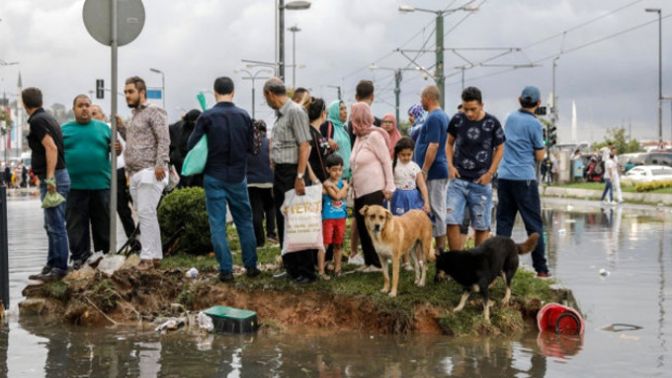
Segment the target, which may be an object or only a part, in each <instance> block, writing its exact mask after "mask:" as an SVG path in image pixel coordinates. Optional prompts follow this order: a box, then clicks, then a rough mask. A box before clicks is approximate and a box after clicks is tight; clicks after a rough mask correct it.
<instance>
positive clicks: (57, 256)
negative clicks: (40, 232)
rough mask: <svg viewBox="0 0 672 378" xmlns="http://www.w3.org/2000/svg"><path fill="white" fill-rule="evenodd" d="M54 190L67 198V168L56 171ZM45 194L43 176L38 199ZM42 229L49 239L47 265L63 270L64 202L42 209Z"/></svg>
mask: <svg viewBox="0 0 672 378" xmlns="http://www.w3.org/2000/svg"><path fill="white" fill-rule="evenodd" d="M55 176H56V191H57V192H58V193H60V194H61V195H62V196H63V198H68V193H69V192H70V175H68V170H67V169H60V170H58V171H56V173H55ZM46 195H47V184H45V182H44V177H42V178H41V179H40V201H43V200H44V197H45V196H46ZM44 229H45V230H46V231H47V238H48V239H49V253H48V255H47V266H49V267H51V268H58V269H61V270H63V272H65V271H67V270H68V234H67V232H66V230H65V202H64V203H62V204H60V205H59V206H56V207H51V208H48V209H44Z"/></svg>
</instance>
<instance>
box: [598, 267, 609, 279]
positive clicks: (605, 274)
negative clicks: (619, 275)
mask: <svg viewBox="0 0 672 378" xmlns="http://www.w3.org/2000/svg"><path fill="white" fill-rule="evenodd" d="M610 274H611V272H610V271H608V270H606V269H604V268H602V269H600V276H602V277H609V275H610Z"/></svg>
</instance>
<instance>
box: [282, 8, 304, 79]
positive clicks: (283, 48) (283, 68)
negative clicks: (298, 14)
mask: <svg viewBox="0 0 672 378" xmlns="http://www.w3.org/2000/svg"><path fill="white" fill-rule="evenodd" d="M310 5H311V3H310V1H308V0H289V1H288V2H287V4H285V0H276V4H275V12H276V23H277V24H276V26H277V28H276V30H275V32H276V46H275V50H276V53H277V56H276V61H277V64H278V66H277V67H278V68H277V69H278V70H277V76H278V77H279V78H280V80H282V81H285V9H287V10H305V9H308V8H310Z"/></svg>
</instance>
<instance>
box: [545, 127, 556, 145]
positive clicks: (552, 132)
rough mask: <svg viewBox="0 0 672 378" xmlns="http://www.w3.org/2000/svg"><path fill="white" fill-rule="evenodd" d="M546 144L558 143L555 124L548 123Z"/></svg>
mask: <svg viewBox="0 0 672 378" xmlns="http://www.w3.org/2000/svg"><path fill="white" fill-rule="evenodd" d="M547 144H548V146H549V147H553V146H555V145H556V144H558V128H557V127H556V126H555V125H552V124H551V125H548V143H547Z"/></svg>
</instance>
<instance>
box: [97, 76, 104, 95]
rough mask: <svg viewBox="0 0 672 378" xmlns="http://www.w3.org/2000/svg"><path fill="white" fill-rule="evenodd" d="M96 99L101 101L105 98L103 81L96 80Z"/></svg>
mask: <svg viewBox="0 0 672 378" xmlns="http://www.w3.org/2000/svg"><path fill="white" fill-rule="evenodd" d="M96 98H97V99H99V100H100V99H103V98H105V82H104V81H103V79H97V80H96Z"/></svg>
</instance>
